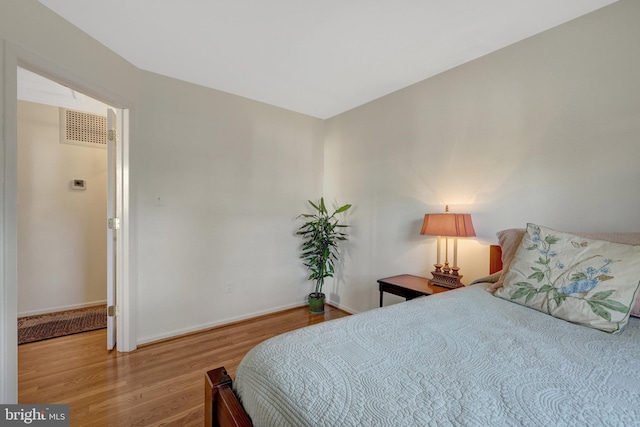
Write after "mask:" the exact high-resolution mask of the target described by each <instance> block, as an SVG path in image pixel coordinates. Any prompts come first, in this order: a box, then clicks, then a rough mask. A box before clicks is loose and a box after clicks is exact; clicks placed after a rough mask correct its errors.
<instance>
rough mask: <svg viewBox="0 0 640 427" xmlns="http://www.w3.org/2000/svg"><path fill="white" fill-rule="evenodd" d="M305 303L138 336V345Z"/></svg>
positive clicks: (300, 305)
mask: <svg viewBox="0 0 640 427" xmlns="http://www.w3.org/2000/svg"><path fill="white" fill-rule="evenodd" d="M305 305H306V304H299V303H298V304H295V303H294V304H288V305H283V306H280V307H276V308H270V309H268V310H261V311H256V312H253V313H249V314H245V315H242V316H235V317H228V318H226V319H222V320H218V321H216V322H211V323H203V324H201V325H197V326H193V327H190V328H184V329H176V330H174V331H171V332H167V333H163V334H158V335H152V336H148V337H142V338H138V345H142V344H149V343H153V342H155V341H161V340H165V339H167V338H174V337H179V336H180V335H185V334H190V333H193V332H200V331H204V330H207V329H211V328H215V327H216V326H223V325H228V324H230V323H235V322H240V321H242V320H247V319H252V318H254V317H260V316H264V315H265V314H271V313H276V312H278V311H284V310H289V309H290V308H297V307H303V306H305Z"/></svg>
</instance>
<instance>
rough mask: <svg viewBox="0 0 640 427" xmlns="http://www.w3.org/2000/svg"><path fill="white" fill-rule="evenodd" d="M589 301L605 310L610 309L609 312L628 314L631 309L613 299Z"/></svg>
mask: <svg viewBox="0 0 640 427" xmlns="http://www.w3.org/2000/svg"><path fill="white" fill-rule="evenodd" d="M587 301H588V302H590V303H591V304H595V305H599V306H602V307H604V308H608V309H609V310H613V311H617V312H620V313H626V312H627V311H629V307H627V306H626V305H624V304H622V303H620V302H618V301H614V300H612V299H606V300H596V301H593V300H590V299H589V300H587Z"/></svg>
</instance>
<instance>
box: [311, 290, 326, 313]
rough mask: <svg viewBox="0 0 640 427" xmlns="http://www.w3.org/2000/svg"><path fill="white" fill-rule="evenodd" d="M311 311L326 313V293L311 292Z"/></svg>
mask: <svg viewBox="0 0 640 427" xmlns="http://www.w3.org/2000/svg"><path fill="white" fill-rule="evenodd" d="M309 312H310V313H311V314H322V313H324V294H322V293H320V294H317V293H315V292H312V293H310V294H309Z"/></svg>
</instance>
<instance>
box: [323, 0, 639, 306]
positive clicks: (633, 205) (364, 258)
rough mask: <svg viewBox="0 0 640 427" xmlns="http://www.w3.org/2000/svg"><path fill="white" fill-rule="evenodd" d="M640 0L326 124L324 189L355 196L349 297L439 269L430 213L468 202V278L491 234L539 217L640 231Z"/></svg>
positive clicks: (565, 225)
mask: <svg viewBox="0 0 640 427" xmlns="http://www.w3.org/2000/svg"><path fill="white" fill-rule="evenodd" d="M639 18H640V2H637V1H620V2H618V3H616V4H614V5H612V6H609V7H606V8H604V9H601V10H599V11H596V12H595V13H592V14H589V15H586V16H584V17H582V18H579V19H577V20H575V21H572V22H570V23H567V24H565V25H562V26H560V27H557V28H555V29H552V30H550V31H547V32H545V33H542V34H540V35H538V36H535V37H532V38H530V39H528V40H525V41H522V42H520V43H517V44H514V45H512V46H510V47H507V48H505V49H503V50H501V51H498V52H496V53H493V54H490V55H487V56H485V57H483V58H480V59H478V60H476V61H473V62H470V63H468V64H465V65H463V66H460V67H458V68H456V69H454V70H451V71H448V72H445V73H443V74H440V75H438V76H436V77H433V78H430V79H428V80H425V81H423V82H421V83H418V84H416V85H414V86H412V87H409V88H406V89H404V90H401V91H399V92H396V93H394V94H391V95H389V96H386V97H384V98H381V99H378V100H376V101H373V102H371V103H369V104H367V105H364V106H361V107H359V108H356V109H354V110H352V111H349V112H347V113H344V114H342V115H339V116H337V117H334V118H332V119H330V120H329V121H328V122H327V132H326V154H325V156H326V157H325V175H324V179H325V193H327V194H328V195H331V196H332V197H336V198H338V199H339V200H340V201H341V202H344V203H347V202H349V203H353V204H355V206H356V208H355V209H354V211H353V212H352V218H351V222H352V223H353V225H354V227H353V233H354V235H355V237H354V238H353V239H352V241H351V242H350V245H349V246H348V248H347V252H348V257H347V261H346V268H345V270H344V284H343V285H341V288H340V298H341V301H340V302H341V304H342V305H343V306H344V307H347V308H349V309H351V310H355V311H362V310H367V309H370V308H371V307H374V306H375V305H376V303H377V298H378V295H377V292H376V289H375V286H374V285H375V280H376V279H377V278H380V277H385V276H390V275H394V274H399V273H413V274H419V275H423V276H427V277H428V276H429V271H431V269H432V267H431V264H432V263H433V262H434V260H435V252H436V251H435V241H436V239H435V238H430V237H427V236H420V235H419V232H420V224H421V221H422V217H423V215H424V214H425V213H427V212H442V211H443V210H444V206H445V205H446V204H449V205H450V207H451V211H453V212H469V213H471V214H472V215H473V221H474V225H475V229H476V232H477V234H478V237H477V239H472V240H465V241H461V244H460V248H459V264H460V266H461V267H462V270H461V273H462V274H463V275H464V276H465V277H464V279H463V282H466V283H469V281H471V280H472V279H475V278H477V277H479V276H482V275H484V274H486V273H487V270H488V267H487V255H488V250H487V247H486V245H487V244H488V243H495V242H496V238H495V233H496V232H497V231H499V230H501V229H505V228H511V227H524V226H525V224H526V223H527V222H534V223H539V224H543V225H546V226H549V227H552V228H557V229H561V230H567V231H569V230H574V231H580V230H585V231H639V230H640V219H639V217H638V211H639V209H640V192H638V191H637V190H636V187H637V184H638V183H639V182H640V169H639V168H638V165H637V161H638V158H640V81H639V80H638V76H639V75H640V49H638V41H639V40H640V26H639V25H638V19H639Z"/></svg>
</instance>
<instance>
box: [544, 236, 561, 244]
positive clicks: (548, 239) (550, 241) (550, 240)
mask: <svg viewBox="0 0 640 427" xmlns="http://www.w3.org/2000/svg"><path fill="white" fill-rule="evenodd" d="M544 241H545V242H547V243H548V244H550V245H553V244H554V243H558V242H559V241H560V238H558V237H556V236H547V237H545V238H544Z"/></svg>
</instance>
